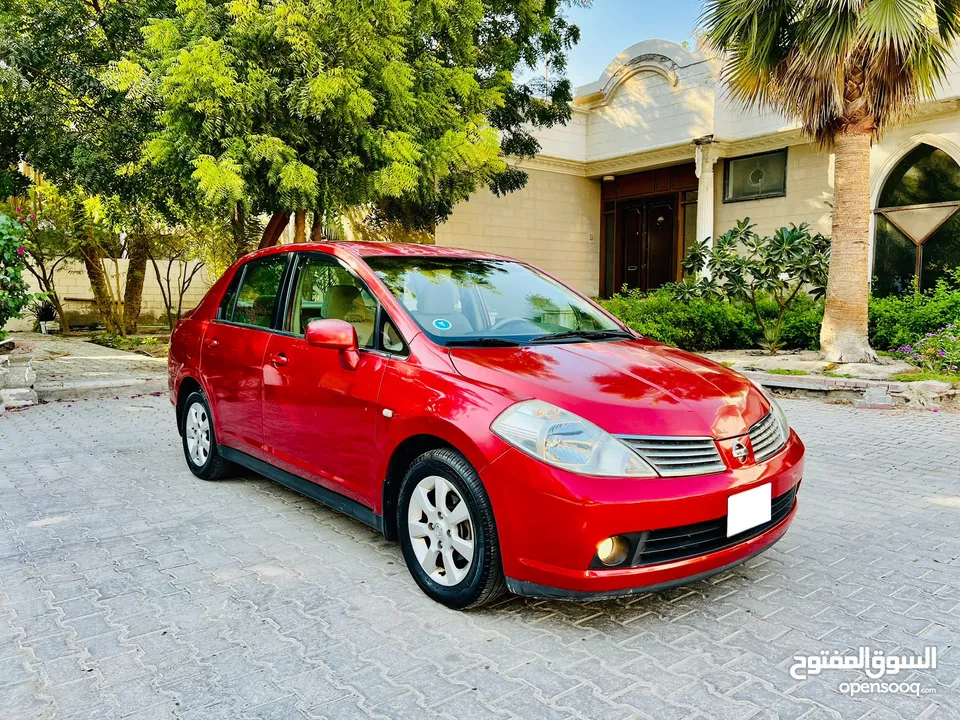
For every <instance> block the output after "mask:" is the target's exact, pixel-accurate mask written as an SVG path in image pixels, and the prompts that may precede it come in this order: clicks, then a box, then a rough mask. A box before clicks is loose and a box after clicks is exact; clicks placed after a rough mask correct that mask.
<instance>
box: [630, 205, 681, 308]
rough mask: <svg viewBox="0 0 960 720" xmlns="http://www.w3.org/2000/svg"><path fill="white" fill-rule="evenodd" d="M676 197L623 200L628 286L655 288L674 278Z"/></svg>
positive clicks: (645, 288) (643, 288) (644, 288)
mask: <svg viewBox="0 0 960 720" xmlns="http://www.w3.org/2000/svg"><path fill="white" fill-rule="evenodd" d="M675 203H676V199H675V197H674V196H673V195H660V196H656V197H652V198H645V199H642V200H631V201H628V202H625V203H623V205H622V215H621V222H620V227H621V228H622V234H621V241H620V247H621V248H622V253H623V255H622V257H623V259H622V268H623V269H622V278H623V283H624V284H626V285H627V287H629V288H639V289H641V290H643V291H645V292H646V291H649V290H656V289H657V288H658V287H661V286H662V285H664V284H666V283H668V282H672V281H673V280H674V279H675V278H674V261H673V252H674V247H675V245H676V223H675V221H674V216H675Z"/></svg>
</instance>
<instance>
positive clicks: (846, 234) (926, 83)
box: [701, 0, 960, 362]
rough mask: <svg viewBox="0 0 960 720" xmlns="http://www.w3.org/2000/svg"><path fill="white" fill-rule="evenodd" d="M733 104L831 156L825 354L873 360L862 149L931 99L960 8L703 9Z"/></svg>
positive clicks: (849, 3)
mask: <svg viewBox="0 0 960 720" xmlns="http://www.w3.org/2000/svg"><path fill="white" fill-rule="evenodd" d="M701 23H702V25H703V28H704V30H705V35H706V37H707V39H708V40H709V41H710V42H711V43H712V44H713V45H714V46H715V47H716V48H718V49H719V50H720V51H722V52H724V53H725V57H726V66H725V69H724V72H723V74H724V77H725V79H726V81H727V84H728V85H729V87H730V90H731V93H732V95H733V97H734V98H735V99H737V100H739V101H742V102H743V103H744V104H746V105H765V106H768V107H771V108H773V109H775V110H777V111H779V112H782V113H784V114H785V115H786V116H788V117H790V118H793V119H794V120H796V121H797V122H798V123H799V124H800V125H801V126H802V127H803V129H804V130H805V131H806V132H807V133H808V134H809V135H810V136H811V137H813V138H815V139H816V140H818V141H819V142H820V143H821V144H822V145H824V146H832V147H833V148H834V150H835V151H836V166H835V168H836V169H835V182H834V187H835V202H834V212H833V231H832V237H833V252H832V255H831V266H830V280H829V283H828V287H827V295H826V298H827V299H826V310H825V314H824V320H823V327H822V329H821V346H822V348H823V351H824V354H825V355H826V357H827V358H828V359H830V360H832V361H835V362H859V361H863V360H875V359H876V354H875V353H874V352H873V350H872V349H871V348H870V345H869V343H868V340H867V312H868V310H867V306H868V298H869V280H870V277H869V276H870V269H869V246H870V210H871V208H870V144H871V142H872V140H873V139H874V138H875V137H877V136H879V135H880V134H881V133H882V132H883V131H884V130H885V129H887V128H888V127H890V126H892V125H894V124H896V123H897V122H899V121H901V120H902V119H903V118H904V117H906V116H907V115H908V114H909V113H910V112H911V111H912V110H913V109H914V107H915V105H916V104H917V103H918V102H920V101H921V100H925V99H932V98H933V97H934V93H935V91H936V89H937V86H938V84H939V83H940V82H941V81H942V80H943V78H944V77H945V74H946V68H947V65H948V60H949V59H950V50H951V44H952V43H953V42H954V41H955V40H956V39H957V37H958V35H960V2H958V0H781V1H779V2H747V1H745V0H709V1H708V2H707V3H706V7H705V9H704V12H703V15H702V17H701Z"/></svg>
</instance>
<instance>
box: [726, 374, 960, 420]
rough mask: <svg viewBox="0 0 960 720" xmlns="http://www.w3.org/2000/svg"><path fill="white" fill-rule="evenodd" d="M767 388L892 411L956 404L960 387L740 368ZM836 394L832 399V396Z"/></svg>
mask: <svg viewBox="0 0 960 720" xmlns="http://www.w3.org/2000/svg"><path fill="white" fill-rule="evenodd" d="M740 372H742V373H743V374H744V375H746V376H747V377H748V378H750V379H752V380H755V381H757V382H758V383H760V384H761V385H763V386H764V387H767V388H773V389H776V390H781V391H784V392H787V393H798V394H800V395H804V394H808V393H815V394H818V395H821V396H824V397H825V398H826V399H836V400H842V401H847V402H852V403H853V406H854V407H855V408H857V409H861V410H892V409H894V408H896V407H902V406H909V407H915V408H929V409H933V408H939V407H943V406H945V405H949V406H951V407H956V399H957V398H958V397H960V390H954V389H953V388H952V387H951V386H950V385H949V384H947V383H940V382H936V381H926V382H916V383H906V382H901V381H899V380H861V379H856V378H832V377H822V376H807V375H774V374H771V373H765V372H759V371H755V370H753V371H740ZM831 395H832V396H834V397H833V398H830V396H831Z"/></svg>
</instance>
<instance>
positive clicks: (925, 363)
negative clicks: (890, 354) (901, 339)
mask: <svg viewBox="0 0 960 720" xmlns="http://www.w3.org/2000/svg"><path fill="white" fill-rule="evenodd" d="M895 353H896V354H897V355H899V356H900V357H902V358H903V359H904V360H906V361H907V362H908V363H910V364H911V365H916V366H917V367H918V368H921V369H922V370H925V371H926V372H930V373H956V372H960V328H958V327H957V326H956V325H953V324H951V325H947V326H946V327H944V328H941V329H940V330H938V331H937V332H933V333H927V334H926V335H924V336H923V337H922V338H920V339H919V340H917V341H916V342H914V343H910V344H907V345H901V346H900V347H898V348H897V349H896V350H895Z"/></svg>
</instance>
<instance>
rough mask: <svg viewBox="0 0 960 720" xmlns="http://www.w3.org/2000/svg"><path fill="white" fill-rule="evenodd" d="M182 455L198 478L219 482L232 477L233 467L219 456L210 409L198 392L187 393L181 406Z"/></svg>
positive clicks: (201, 394)
mask: <svg viewBox="0 0 960 720" xmlns="http://www.w3.org/2000/svg"><path fill="white" fill-rule="evenodd" d="M183 454H184V457H186V459H187V466H188V467H189V468H190V472H192V473H193V474H194V475H196V476H197V477H198V478H202V479H204V480H219V479H221V478H225V477H228V476H229V475H231V474H232V471H233V466H232V465H231V464H230V463H229V462H227V461H226V460H224V459H223V457H222V456H221V455H220V447H219V446H218V445H217V438H216V435H215V434H214V431H213V418H212V417H211V416H210V406H209V405H207V399H206V398H205V397H204V396H203V393H200V392H192V393H190V395H189V396H188V397H187V401H186V402H185V403H184V404H183Z"/></svg>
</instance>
